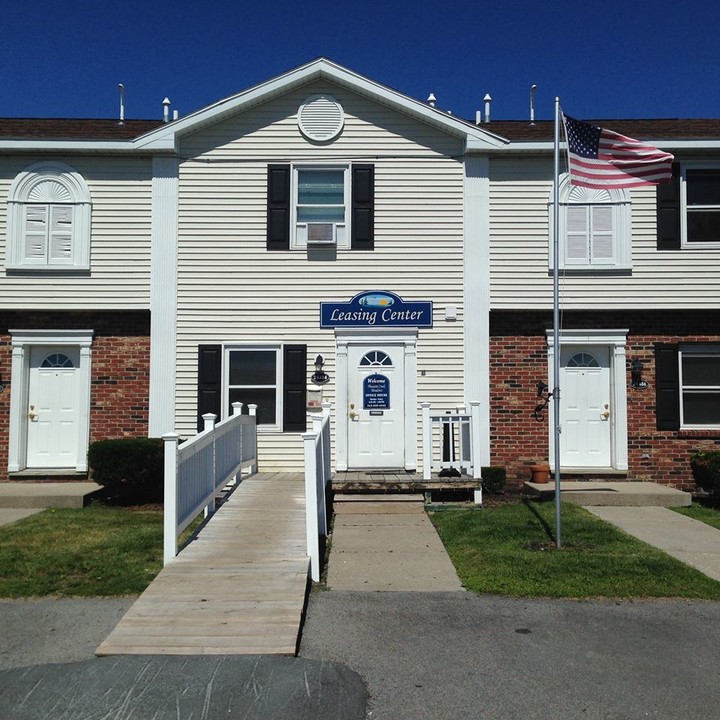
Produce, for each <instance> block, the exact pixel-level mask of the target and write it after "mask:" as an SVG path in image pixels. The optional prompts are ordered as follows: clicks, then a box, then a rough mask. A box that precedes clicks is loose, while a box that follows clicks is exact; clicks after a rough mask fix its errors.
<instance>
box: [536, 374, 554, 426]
mask: <svg viewBox="0 0 720 720" xmlns="http://www.w3.org/2000/svg"><path fill="white" fill-rule="evenodd" d="M535 387H536V388H537V398H538V400H542V402H540V403H538V404H537V405H536V406H535V409H534V410H533V411H532V416H533V417H534V418H535V419H536V420H537V421H538V422H542V421H543V419H544V412H545V408H546V407H547V406H548V403H549V402H550V398H551V397H552V396H553V393H551V392H548V389H549V388H548V386H547V383H544V382H543V381H542V380H540V382H538V383H537V384H536V386H535Z"/></svg>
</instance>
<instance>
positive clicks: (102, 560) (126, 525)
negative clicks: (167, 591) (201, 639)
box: [0, 505, 163, 598]
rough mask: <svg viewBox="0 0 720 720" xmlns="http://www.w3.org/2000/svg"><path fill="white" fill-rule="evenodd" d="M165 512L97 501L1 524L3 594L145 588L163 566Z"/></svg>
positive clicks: (81, 593)
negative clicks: (114, 506)
mask: <svg viewBox="0 0 720 720" xmlns="http://www.w3.org/2000/svg"><path fill="white" fill-rule="evenodd" d="M162 534H163V530H162V511H161V510H157V509H153V510H138V509H132V510H130V509H125V508H113V507H106V506H104V505H93V506H90V507H86V508H82V509H58V510H44V511H43V512H41V513H39V514H37V515H32V516H31V517H29V518H26V519H24V520H21V521H20V522H17V523H14V524H12V525H8V526H6V527H0V597H5V598H19V597H32V596H42V595H55V596H60V597H68V596H85V597H92V596H109V595H132V594H137V593H140V592H142V591H143V590H144V589H145V588H146V587H147V585H148V584H149V582H150V581H151V580H152V579H153V578H154V577H155V575H157V573H158V572H159V571H160V569H161V567H162Z"/></svg>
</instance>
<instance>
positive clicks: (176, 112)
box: [173, 110, 180, 120]
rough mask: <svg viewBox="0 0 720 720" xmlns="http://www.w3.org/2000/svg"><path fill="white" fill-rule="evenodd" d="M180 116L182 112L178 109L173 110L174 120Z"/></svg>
mask: <svg viewBox="0 0 720 720" xmlns="http://www.w3.org/2000/svg"><path fill="white" fill-rule="evenodd" d="M179 117H180V113H179V112H178V111H177V110H173V120H177V119H178V118H179Z"/></svg>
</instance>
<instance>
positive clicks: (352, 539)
mask: <svg viewBox="0 0 720 720" xmlns="http://www.w3.org/2000/svg"><path fill="white" fill-rule="evenodd" d="M417 529H418V530H419V529H420V528H417ZM431 530H432V528H431ZM332 549H333V552H393V553H395V552H410V553H411V552H416V551H418V550H422V551H423V552H424V551H425V550H427V549H433V550H435V551H437V552H445V548H444V547H443V544H442V542H441V541H440V538H439V537H438V536H437V533H435V532H433V533H432V534H430V533H429V532H408V526H407V525H382V526H380V527H372V526H365V525H360V526H358V525H355V526H348V525H345V526H344V527H343V529H342V532H338V533H337V534H335V535H333V543H332Z"/></svg>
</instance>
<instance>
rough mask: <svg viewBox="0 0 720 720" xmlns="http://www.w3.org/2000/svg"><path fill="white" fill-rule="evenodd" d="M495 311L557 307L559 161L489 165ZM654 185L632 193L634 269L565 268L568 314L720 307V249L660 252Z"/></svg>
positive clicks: (564, 301) (512, 161)
mask: <svg viewBox="0 0 720 720" xmlns="http://www.w3.org/2000/svg"><path fill="white" fill-rule="evenodd" d="M490 168H491V169H490V288H491V290H490V292H491V309H495V310H513V309H515V310H522V309H551V308H552V296H553V291H552V277H551V273H550V271H549V266H548V250H549V247H550V242H551V239H550V237H549V233H550V225H549V217H550V215H549V210H548V208H549V205H548V203H549V201H550V200H551V198H552V160H551V159H544V158H533V159H522V158H517V157H514V158H502V159H496V158H493V159H492V160H491V163H490ZM655 195H656V191H655V188H641V189H637V190H632V191H631V192H630V197H631V201H632V271H631V273H625V274H616V275H609V274H605V275H601V274H592V273H588V274H579V275H574V276H567V277H564V276H563V274H562V271H561V279H560V294H561V304H562V307H563V309H565V310H592V309H601V308H602V309H616V310H622V309H624V308H627V307H628V306H629V305H631V306H632V307H633V309H636V310H637V309H640V310H644V309H646V310H662V309H688V310H690V309H713V308H718V307H720V250H717V249H715V250H711V249H695V248H693V249H683V250H674V251H664V252H661V251H658V249H657V240H656V205H655Z"/></svg>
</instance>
